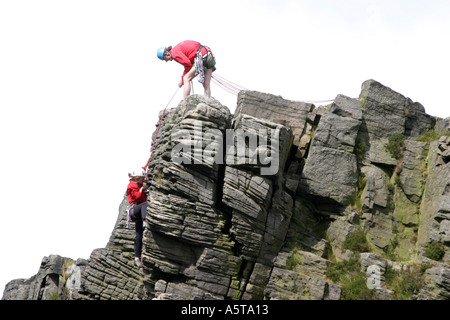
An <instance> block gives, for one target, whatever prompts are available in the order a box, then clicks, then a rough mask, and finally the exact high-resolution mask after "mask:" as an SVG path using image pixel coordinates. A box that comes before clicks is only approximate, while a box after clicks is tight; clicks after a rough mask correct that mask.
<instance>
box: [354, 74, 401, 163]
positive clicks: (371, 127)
mask: <svg viewBox="0 0 450 320" xmlns="http://www.w3.org/2000/svg"><path fill="white" fill-rule="evenodd" d="M359 98H360V100H361V101H363V107H364V112H363V118H364V121H363V125H362V126H361V129H362V136H363V137H364V138H363V141H364V142H365V145H366V154H365V158H366V159H367V160H369V161H371V162H372V163H380V164H385V165H393V166H395V164H396V160H395V159H394V158H393V157H392V156H391V155H390V154H389V153H388V151H387V150H386V148H385V144H386V143H387V142H388V139H389V137H390V136H392V135H393V134H395V133H400V134H404V133H405V121H406V120H405V108H406V103H407V100H406V98H405V97H404V96H403V95H401V94H399V93H397V92H395V91H393V90H392V89H390V88H388V87H385V86H383V85H382V84H381V83H379V82H377V81H374V80H368V81H366V82H364V83H363V85H362V89H361V94H360V96H359Z"/></svg>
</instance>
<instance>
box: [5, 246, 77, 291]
mask: <svg viewBox="0 0 450 320" xmlns="http://www.w3.org/2000/svg"><path fill="white" fill-rule="evenodd" d="M78 262H79V265H76V264H75V265H74V261H73V260H72V259H69V258H63V257H61V256H58V255H50V256H48V257H44V258H43V259H42V262H41V265H40V267H39V271H38V273H37V274H36V275H35V276H33V277H31V278H30V279H17V280H13V281H11V282H9V283H8V284H7V285H6V287H5V291H4V293H3V298H2V299H3V300H56V299H58V298H59V297H60V296H63V295H66V294H67V293H66V292H65V289H64V288H65V284H66V279H67V278H70V276H71V275H72V273H73V271H74V270H75V268H76V267H78V268H80V266H83V265H84V263H83V261H81V260H80V261H78ZM74 279H75V274H74V277H72V279H71V280H74ZM75 281H77V280H75ZM73 284H74V283H73V282H71V285H73Z"/></svg>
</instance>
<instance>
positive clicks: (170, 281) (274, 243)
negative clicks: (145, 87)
mask: <svg viewBox="0 0 450 320" xmlns="http://www.w3.org/2000/svg"><path fill="white" fill-rule="evenodd" d="M449 123H450V121H449V119H436V118H433V117H431V116H429V115H427V114H426V113H425V111H424V108H423V106H422V105H420V104H419V103H416V102H412V101H411V100H410V99H409V98H406V97H404V96H403V95H401V94H399V93H397V92H395V91H393V90H392V89H390V88H387V87H385V86H383V85H382V84H380V83H378V82H376V81H374V80H369V81H366V82H364V83H363V85H362V90H361V95H360V97H359V99H353V98H349V97H346V96H343V95H338V96H337V97H336V99H335V101H334V102H333V103H332V104H331V105H329V106H324V107H319V108H316V107H315V106H314V105H312V104H306V103H301V102H294V101H288V100H285V99H283V98H281V97H278V96H273V95H270V94H265V93H259V92H254V91H242V92H241V93H240V94H239V97H238V106H237V109H236V113H235V114H234V115H232V114H230V111H229V110H228V109H227V108H226V107H224V106H222V105H221V104H220V103H219V102H218V101H217V100H215V99H213V98H209V97H205V96H200V95H194V96H190V97H188V98H187V99H186V100H184V101H182V102H181V103H180V104H179V106H178V107H177V108H176V109H171V110H168V111H167V112H166V114H165V117H164V119H163V122H162V125H161V129H160V131H159V134H158V136H157V137H155V136H153V140H155V141H156V147H155V150H154V153H153V157H152V162H151V164H150V175H149V184H150V188H149V190H150V191H149V193H148V196H147V202H148V203H149V207H148V212H147V213H148V214H147V218H146V223H147V226H146V229H145V232H144V239H143V252H142V263H143V268H141V269H137V268H136V267H134V266H133V243H134V237H135V232H134V225H133V223H131V225H130V228H127V227H126V207H127V205H128V203H127V199H126V197H124V199H123V201H122V204H121V205H120V208H119V215H118V218H117V222H116V225H115V227H114V230H113V232H112V234H111V237H110V240H109V242H108V244H107V246H106V248H102V249H96V250H94V251H93V252H92V254H91V256H90V258H89V259H88V260H81V259H79V260H77V261H73V260H71V259H67V258H62V257H59V256H50V257H45V258H44V259H43V261H42V264H41V268H40V270H39V272H38V274H37V275H36V276H34V277H32V278H30V279H27V280H13V281H11V282H10V283H9V284H8V285H7V286H6V288H5V292H4V294H3V299H32V300H39V299H44V300H45V299H121V300H125V299H130V300H139V299H159V300H171V299H196V300H198V299H217V300H223V299H235V300H236V299H242V300H251V299H295V300H297V299H313V300H323V299H327V300H339V299H346V298H349V297H352V298H355V297H354V296H351V295H350V293H349V291H348V290H349V289H348V281H356V280H345V277H344V276H343V275H342V274H345V273H346V272H347V273H349V272H350V271H348V270H347V271H342V270H343V269H340V268H343V267H342V266H345V265H350V264H351V263H353V264H354V265H356V266H357V267H356V269H355V268H354V269H352V270H351V272H353V273H352V274H355V275H356V276H355V279H356V277H359V276H360V277H362V278H363V279H367V281H368V282H367V288H369V289H367V288H366V291H367V290H369V291H370V290H372V291H370V294H371V295H370V296H371V297H373V298H378V299H393V298H398V297H400V294H401V293H400V292H399V289H398V287H396V286H395V283H398V282H399V281H401V279H407V276H413V277H414V278H415V279H418V282H417V283H418V284H417V287H414V290H412V292H411V295H409V296H408V298H411V299H448V298H449V297H450V287H449V286H448V283H449V280H448V279H449V274H450V267H449V265H448V263H449V262H450V254H449V252H450V250H449V246H450V184H449V181H450V164H449V159H450V156H449V154H450V137H449V136H450V133H449V129H450V125H449ZM393 136H395V137H397V138H398V137H400V138H399V139H397V140H396V141H397V142H396V141H393V139H392V137H393ZM426 137H428V138H426ZM430 137H431V138H430ZM398 141H400V142H398ZM395 143H398V145H395V146H393V145H392V144H395ZM394 147H395V148H397V149H398V151H399V154H400V156H399V155H398V154H392V151H391V150H392V148H394ZM358 237H359V238H358ZM355 256H356V257H357V259H355ZM438 260H439V261H438ZM345 261H348V262H345ZM398 261H402V264H400V263H399V262H398ZM336 270H341V273H342V274H339V273H338V274H337V273H336ZM414 270H416V271H414ZM417 270H419V271H417ZM393 275H394V276H396V277H398V279H400V280H398V281H397V282H393V281H392V280H391V279H392V277H393ZM343 279H344V280H343ZM419 280H420V281H419ZM355 283H356V282H353V285H355ZM372 284H373V285H372ZM365 286H366V284H365V283H363V287H365ZM362 291H363V290H362ZM402 297H404V295H403V296H402ZM356 298H358V297H356Z"/></svg>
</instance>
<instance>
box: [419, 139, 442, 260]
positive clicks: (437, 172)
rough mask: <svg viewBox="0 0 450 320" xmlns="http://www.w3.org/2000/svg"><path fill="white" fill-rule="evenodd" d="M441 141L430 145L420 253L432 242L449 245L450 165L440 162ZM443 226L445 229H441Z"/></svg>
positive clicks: (422, 213)
mask: <svg viewBox="0 0 450 320" xmlns="http://www.w3.org/2000/svg"><path fill="white" fill-rule="evenodd" d="M439 145H440V142H439V141H433V142H431V144H430V150H429V153H428V160H427V161H428V176H427V179H426V183H425V191H424V193H423V201H422V210H421V215H420V220H419V223H420V228H419V232H418V244H419V253H423V252H424V249H425V247H426V245H427V244H428V243H430V242H443V243H444V244H445V245H447V247H446V248H447V249H446V250H448V241H447V232H446V231H445V225H446V224H447V223H446V222H444V223H443V222H442V221H449V220H450V215H449V214H448V213H449V212H450V210H449V209H450V205H449V199H450V186H449V177H450V163H447V164H441V163H440V162H439V158H440V156H439V153H438V150H439ZM441 224H444V227H443V228H442V229H441Z"/></svg>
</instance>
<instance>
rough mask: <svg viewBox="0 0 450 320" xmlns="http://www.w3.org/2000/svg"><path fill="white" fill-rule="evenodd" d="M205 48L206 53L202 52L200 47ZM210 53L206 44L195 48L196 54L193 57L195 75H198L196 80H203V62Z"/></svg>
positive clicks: (202, 81)
mask: <svg viewBox="0 0 450 320" xmlns="http://www.w3.org/2000/svg"><path fill="white" fill-rule="evenodd" d="M203 48H205V49H206V53H205V54H202V49H203ZM210 54H212V53H211V49H210V48H209V47H207V46H202V45H201V46H200V47H199V48H198V50H197V56H196V57H195V62H194V63H195V75H196V76H197V75H198V82H200V83H204V82H205V69H204V68H203V65H204V63H205V62H206V59H207V58H208V55H210Z"/></svg>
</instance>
